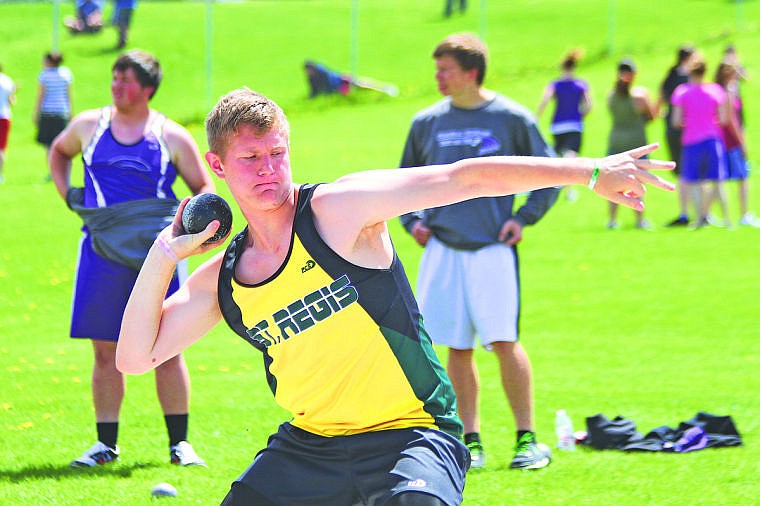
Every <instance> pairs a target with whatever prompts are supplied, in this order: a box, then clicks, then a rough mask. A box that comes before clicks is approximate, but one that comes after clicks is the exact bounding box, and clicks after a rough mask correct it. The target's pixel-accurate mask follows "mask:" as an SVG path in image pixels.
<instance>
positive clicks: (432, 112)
mask: <svg viewBox="0 0 760 506" xmlns="http://www.w3.org/2000/svg"><path fill="white" fill-rule="evenodd" d="M449 112H451V99H450V98H448V97H446V98H443V99H441V100H439V101H438V102H436V103H434V104H432V105H430V106H428V107H425V108H424V109H422V110H420V111H418V112H417V114H415V115H414V117H413V118H412V121H413V122H425V121H432V120H434V119H436V118H439V117H441V116H443V115H445V114H447V113H449Z"/></svg>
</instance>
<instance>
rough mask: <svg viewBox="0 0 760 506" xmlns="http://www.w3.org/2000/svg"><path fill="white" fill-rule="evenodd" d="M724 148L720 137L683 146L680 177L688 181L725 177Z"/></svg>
mask: <svg viewBox="0 0 760 506" xmlns="http://www.w3.org/2000/svg"><path fill="white" fill-rule="evenodd" d="M726 176H727V173H726V150H725V148H724V147H723V141H721V140H720V139H708V140H706V141H702V142H698V143H696V144H689V145H688V146H683V148H682V151H681V178H682V179H683V180H684V181H686V182H688V183H696V182H699V181H723V180H724V179H726Z"/></svg>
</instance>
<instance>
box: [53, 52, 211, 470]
mask: <svg viewBox="0 0 760 506" xmlns="http://www.w3.org/2000/svg"><path fill="white" fill-rule="evenodd" d="M161 76H162V74H161V67H160V65H159V63H158V61H157V60H156V59H155V58H154V57H153V56H152V55H150V54H148V53H145V52H143V51H139V50H134V51H129V52H127V53H124V54H122V55H120V56H119V57H118V58H117V60H116V62H115V63H114V65H113V68H112V80H111V96H112V98H113V104H112V105H110V106H106V107H103V108H102V109H93V110H89V111H84V112H82V113H81V114H79V115H78V116H76V117H75V118H74V119H73V120H72V121H71V123H70V124H69V125H68V127H67V128H66V129H65V130H64V131H63V132H61V134H60V135H58V137H56V139H55V140H54V141H53V144H52V146H51V152H50V159H49V163H50V175H51V177H52V180H53V182H54V183H55V186H56V189H57V190H58V193H59V194H60V195H61V197H62V198H63V199H64V200H65V201H66V204H67V205H68V206H69V207H70V208H72V209H73V210H75V211H76V212H77V213H78V214H79V215H80V216H81V217H82V218H83V220H84V223H85V226H84V227H83V229H82V230H83V231H84V235H83V236H82V239H81V241H80V247H79V258H78V261H77V271H76V275H75V278H74V279H75V286H74V297H73V309H72V321H71V337H73V338H87V339H90V340H91V341H92V345H93V350H94V355H95V361H94V367H93V374H92V394H93V404H94V406H95V418H96V422H97V423H96V427H97V436H98V440H97V442H96V443H95V444H94V445H93V446H92V447H91V448H90V449H88V450H87V451H85V452H84V454H82V456H81V457H79V458H78V459H76V460H74V461H73V462H72V463H71V465H72V466H74V467H92V466H96V465H101V464H107V463H109V462H113V461H114V460H117V459H118V456H119V447H118V446H117V444H116V441H117V436H118V428H119V425H118V424H119V411H120V408H121V403H122V400H123V398H124V390H125V379H124V375H123V374H122V373H121V372H119V371H118V370H117V369H116V364H115V355H116V341H117V339H118V337H119V328H120V326H121V318H122V315H123V312H124V306H125V305H126V303H127V299H128V297H129V294H130V292H131V290H132V286H133V284H134V282H135V279H136V278H137V273H138V271H139V268H140V265H141V263H142V260H144V258H145V255H146V254H147V252H148V249H149V248H150V246H151V244H152V242H153V240H154V238H155V237H156V235H157V233H158V232H159V231H160V230H161V229H162V228H163V227H164V226H165V225H166V223H167V219H168V221H171V217H172V216H173V215H174V210H175V209H176V207H177V204H178V202H177V199H176V197H175V195H174V192H173V191H172V184H173V183H174V181H175V179H176V177H177V175H179V176H180V177H181V178H182V179H183V180H184V181H185V183H186V184H187V186H188V188H190V190H191V191H192V192H193V193H194V194H198V193H203V192H213V191H214V183H213V181H212V180H211V176H210V175H209V173H208V172H207V171H206V170H205V168H204V166H203V160H202V159H201V156H200V152H199V150H198V146H197V145H196V144H195V141H194V140H193V138H192V137H191V136H190V133H189V132H188V131H187V130H185V129H184V128H183V127H181V126H180V125H178V124H177V123H175V122H173V121H171V120H169V119H167V118H166V117H165V116H164V115H163V114H161V113H159V112H158V111H155V110H153V109H151V108H150V107H149V105H148V102H149V100H150V99H151V98H152V97H153V95H154V94H155V92H156V90H157V88H158V85H159V83H160V82H161ZM79 153H81V154H82V162H83V164H84V188H83V189H82V188H72V187H71V180H70V179H71V177H70V176H71V160H72V159H73V158H74V157H75V156H77V155H78V154H79ZM177 267H178V268H177V274H176V275H174V276H173V277H172V281H171V284H170V285H169V287H168V289H169V292H168V293H169V294H171V293H173V292H174V291H176V290H177V289H178V288H179V286H180V284H181V283H182V282H183V281H184V279H185V278H186V277H187V265H182V264H180V265H178V266H177ZM156 390H157V392H158V398H159V401H160V403H161V408H162V410H163V412H164V419H165V422H166V427H167V431H168V433H169V454H170V459H171V462H172V463H174V464H181V465H205V464H204V462H203V460H202V459H201V458H200V457H198V455H197V454H196V453H195V451H194V450H193V447H192V446H191V445H190V444H189V443H188V442H187V424H188V409H189V397H190V379H189V376H188V371H187V366H186V365H185V361H184V359H183V357H182V355H181V354H175V355H174V356H173V357H171V358H170V359H169V360H167V361H166V362H165V363H164V364H162V365H161V366H160V367H158V368H157V369H156Z"/></svg>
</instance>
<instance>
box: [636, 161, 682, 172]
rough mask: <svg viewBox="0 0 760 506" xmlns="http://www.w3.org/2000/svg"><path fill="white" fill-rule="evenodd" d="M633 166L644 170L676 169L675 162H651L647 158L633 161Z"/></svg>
mask: <svg viewBox="0 0 760 506" xmlns="http://www.w3.org/2000/svg"><path fill="white" fill-rule="evenodd" d="M633 164H634V165H635V166H636V167H638V168H640V169H644V170H672V169H675V168H676V162H670V161H665V160H651V159H649V158H638V159H634V160H633Z"/></svg>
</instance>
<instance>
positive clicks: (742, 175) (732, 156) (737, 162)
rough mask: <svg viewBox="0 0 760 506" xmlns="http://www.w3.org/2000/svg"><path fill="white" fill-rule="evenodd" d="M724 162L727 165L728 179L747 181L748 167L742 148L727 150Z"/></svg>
mask: <svg viewBox="0 0 760 506" xmlns="http://www.w3.org/2000/svg"><path fill="white" fill-rule="evenodd" d="M726 162H727V164H728V179H747V177H748V176H749V167H748V166H747V160H746V159H745V158H744V152H742V148H739V147H737V148H734V149H731V150H729V151H728V152H727V153H726Z"/></svg>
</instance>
